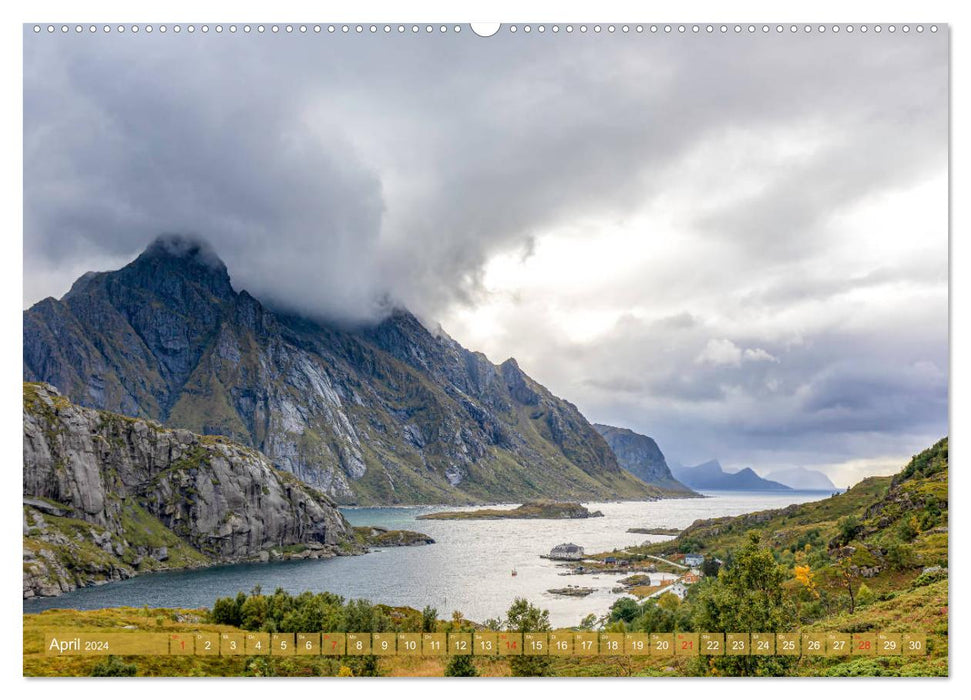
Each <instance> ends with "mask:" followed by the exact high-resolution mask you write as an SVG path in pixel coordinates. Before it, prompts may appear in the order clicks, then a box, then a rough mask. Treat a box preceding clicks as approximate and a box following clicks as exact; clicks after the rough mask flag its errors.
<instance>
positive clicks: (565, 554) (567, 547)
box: [550, 542, 583, 561]
mask: <svg viewBox="0 0 971 700" xmlns="http://www.w3.org/2000/svg"><path fill="white" fill-rule="evenodd" d="M550 559H566V560H568V561H577V560H578V559H583V547H581V546H580V545H578V544H573V543H572V542H567V543H565V544H558V545H556V546H555V547H553V549H551V550H550Z"/></svg>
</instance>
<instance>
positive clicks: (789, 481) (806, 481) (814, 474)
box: [765, 467, 839, 493]
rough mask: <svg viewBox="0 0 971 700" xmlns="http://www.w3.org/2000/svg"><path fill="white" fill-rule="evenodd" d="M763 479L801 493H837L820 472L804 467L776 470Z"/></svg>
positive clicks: (837, 489)
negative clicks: (776, 482)
mask: <svg viewBox="0 0 971 700" xmlns="http://www.w3.org/2000/svg"><path fill="white" fill-rule="evenodd" d="M765 478H766V479H771V480H772V481H778V482H779V483H780V484H785V485H786V486H789V487H791V488H794V489H796V490H801V491H829V492H830V493H832V492H834V491H839V488H837V487H836V485H835V484H834V483H833V482H832V481H830V480H829V477H828V476H826V475H825V474H823V473H822V472H821V471H817V470H815V469H806V468H805V467H793V468H791V469H777V470H775V471H772V472H769V473H768V474H766V475H765Z"/></svg>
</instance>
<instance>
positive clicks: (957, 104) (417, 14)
mask: <svg viewBox="0 0 971 700" xmlns="http://www.w3.org/2000/svg"><path fill="white" fill-rule="evenodd" d="M964 4H965V5H966V4H967V3H966V2H965V3H964ZM6 5H7V7H5V8H4V9H3V10H0V12H3V15H4V20H5V21H4V22H3V24H2V25H0V26H2V31H3V35H2V39H3V41H2V42H0V51H2V52H3V54H2V57H3V62H2V66H3V70H2V73H3V91H4V97H5V99H4V100H3V101H2V102H0V104H2V105H3V106H2V108H0V109H2V112H0V114H2V119H3V130H4V137H5V144H6V146H7V148H5V150H4V153H5V155H6V157H5V158H4V161H3V168H2V175H0V177H2V180H0V192H2V196H3V200H4V201H3V209H2V211H3V212H4V214H5V218H6V221H5V222H4V223H5V227H4V229H3V230H4V238H3V244H4V245H3V252H4V254H3V256H2V263H0V264H2V265H3V270H2V274H0V299H3V316H2V321H0V323H2V324H3V325H2V328H3V329H4V331H5V332H4V336H5V337H6V338H7V340H8V342H7V343H5V344H4V345H3V346H2V362H0V367H2V369H3V372H2V375H0V376H2V377H3V381H2V382H0V411H2V413H0V436H2V442H0V444H2V445H3V446H4V457H5V459H4V460H3V464H4V469H3V478H4V479H5V480H6V483H5V484H4V486H5V488H3V489H2V493H3V498H4V499H5V500H4V502H3V508H2V509H0V512H2V513H3V516H4V523H3V526H2V528H0V542H2V543H3V544H4V545H5V546H4V547H3V550H4V551H6V552H7V556H8V557H9V558H10V559H13V557H14V556H17V555H18V552H19V551H20V548H21V544H20V541H19V539H18V540H15V539H14V538H15V537H16V538H19V537H20V535H19V534H18V533H19V531H20V529H21V525H20V520H21V516H20V510H21V508H20V502H19V495H18V491H19V489H18V487H17V484H16V481H17V480H18V479H19V476H20V475H19V471H18V470H17V469H16V464H17V462H18V461H19V460H20V458H21V447H20V443H21V435H20V427H19V424H20V398H19V394H20V382H21V379H20V377H21V376H22V375H21V369H20V367H21V362H22V358H21V357H20V352H21V351H20V344H19V343H17V342H16V340H17V337H18V335H19V333H17V330H18V329H20V323H21V311H22V309H21V308H19V307H20V306H21V304H20V300H21V298H22V289H23V287H22V275H23V270H22V214H23V211H22V181H21V175H22V148H21V146H22V133H23V132H22V100H21V97H22V29H21V24H22V23H24V22H45V21H51V22H71V21H92V22H103V21H112V22H119V21H124V22H129V23H130V22H139V23H147V22H155V23H158V22H160V21H161V22H171V21H172V20H179V21H187V20H191V21H193V22H212V21H226V20H231V21H236V22H248V21H249V22H253V21H257V22H258V21H264V22H265V21H279V22H287V21H290V22H301V21H302V22H307V21H314V20H318V21H324V20H327V21H335V22H366V21H374V22H395V21H412V22H415V21H436V22H449V23H455V22H460V23H464V22H467V21H470V20H473V21H497V20H500V19H501V20H503V21H506V22H547V23H549V22H553V21H555V22H574V23H576V22H590V21H596V22H602V23H603V22H636V21H638V20H641V21H647V22H655V23H659V22H748V21H752V22H783V23H786V22H794V23H804V22H807V21H809V22H814V23H816V22H822V21H825V22H826V23H827V24H828V23H833V22H839V23H862V22H866V23H874V22H882V23H886V22H897V23H901V22H907V23H918V22H920V23H923V24H929V23H933V22H936V23H940V24H942V25H943V24H946V23H950V24H951V27H950V31H951V37H952V42H951V43H952V93H951V102H952V124H959V123H962V122H963V123H971V116H969V115H971V109H969V108H968V98H967V80H966V76H967V72H968V70H969V69H968V60H967V56H968V54H969V50H968V45H969V43H971V39H965V40H964V41H962V38H965V37H967V36H971V23H968V22H966V21H965V19H964V16H963V13H962V12H961V8H960V5H961V3H958V2H949V1H947V0H922V1H921V2H916V3H915V2H913V0H909V1H906V0H883V2H880V3H872V2H871V3H864V2H859V3H852V2H848V1H847V0H814V2H812V3H799V4H797V3H791V2H790V3H783V2H778V0H776V1H775V2H771V1H767V0H752V1H736V2H732V3H728V2H724V1H721V2H719V1H717V0H695V1H694V2H691V3H690V4H688V3H684V2H677V3H676V2H668V3H663V4H662V3H656V2H655V3H633V2H629V1H627V2H624V1H620V0H598V1H597V2H579V1H577V0H559V1H558V2H555V3H545V4H544V3H540V2H534V3H530V2H525V1H524V0H518V1H516V0H491V1H490V2H466V3H461V2H455V1H454V0H453V1H451V2H449V1H446V0H410V1H404V0H398V1H397V2H395V1H393V0H374V1H363V0H362V1H360V2H356V3H354V4H353V5H352V4H350V3H345V4H344V5H336V4H333V5H331V4H324V3H320V2H316V3H314V2H307V1H288V0H277V1H276V2H273V3H266V2H265V1H264V2H256V1H254V0H238V1H237V2H232V3H230V2H222V1H220V2H209V3H205V4H203V3H200V2H199V1H198V0H194V1H189V0H168V1H167V2H165V3H164V4H163V3H147V2H146V3H133V2H130V1H129V2H122V1H120V0H88V1H87V2H85V3H83V4H81V3H78V2H69V1H67V0H59V1H52V2H33V3H6ZM961 115H963V116H961ZM965 130H966V129H965ZM965 130H958V129H955V128H952V166H951V192H952V193H955V192H962V191H963V192H967V191H968V185H967V182H966V180H967V178H966V177H965V178H962V177H961V175H962V174H963V173H964V172H966V170H967V164H968V163H971V156H969V153H968V146H967V142H968V141H967V137H966V135H965V133H964V131H965ZM962 165H963V166H964V168H963V169H962V167H961V166H962ZM961 204H962V203H961V201H960V200H959V199H957V198H954V197H953V196H952V205H951V207H952V208H951V214H952V219H951V230H952V231H953V232H954V234H953V235H952V237H951V246H950V254H951V258H950V260H951V265H952V267H951V270H952V273H951V293H950V297H949V299H950V304H951V307H950V308H951V314H952V315H951V336H950V338H951V343H952V355H951V356H952V357H958V356H962V355H963V356H965V357H967V356H969V355H971V343H969V340H968V326H967V313H966V307H967V303H968V287H969V285H971V281H969V280H968V277H969V275H968V271H967V268H968V258H967V249H968V243H967V242H966V239H967V236H968V235H969V234H968V232H967V231H963V230H962V229H963V228H964V227H962V226H961V223H962V219H961V214H962V213H964V211H965V210H966V208H967V205H964V206H963V207H962V206H961ZM962 239H963V240H962ZM954 270H960V271H961V272H962V273H963V274H962V275H956V274H954ZM962 277H963V278H964V279H963V280H962ZM14 300H17V301H14ZM955 311H959V312H963V313H964V317H965V318H964V319H963V320H964V325H960V324H959V323H957V316H956V315H955ZM968 374H969V371H968V369H967V368H965V367H961V366H958V365H956V364H955V363H953V362H952V366H951V371H950V377H951V394H950V396H951V425H952V427H953V426H955V425H964V426H967V425H971V417H969V411H968V381H967V377H968ZM949 432H951V431H949ZM957 437H958V439H957V440H956V441H955V440H954V439H953V438H954V436H952V440H951V445H950V452H951V455H952V460H953V461H956V462H957V463H958V464H959V465H960V467H959V470H958V477H957V478H954V474H953V472H952V474H951V477H952V478H951V482H950V483H951V495H952V500H954V501H956V502H959V503H960V502H962V501H964V502H966V501H967V500H968V498H969V495H968V489H967V487H966V477H964V476H963V474H962V472H963V470H964V469H966V468H971V467H965V465H964V464H963V459H962V456H963V454H964V450H963V447H964V442H963V440H964V439H965V438H964V436H963V435H959V436H957ZM954 455H957V457H956V458H955V457H954ZM952 513H953V515H952V516H951V517H952V522H951V528H952V530H951V532H952V542H953V533H960V534H959V536H960V537H961V540H960V541H962V542H963V540H964V537H965V535H966V529H967V528H966V526H965V517H966V516H965V517H962V513H961V509H960V508H958V509H952ZM963 549H966V548H963ZM15 563H16V562H8V563H7V565H6V566H4V567H3V572H4V575H3V579H2V584H3V585H2V593H0V595H2V598H0V599H2V600H8V601H10V603H9V604H8V605H7V606H5V607H4V608H3V610H4V618H5V619H4V622H5V623H6V624H5V625H4V629H5V630H6V631H7V633H6V635H5V636H4V639H5V642H6V643H5V644H4V652H5V653H4V654H3V655H2V658H3V667H2V668H3V671H4V676H5V677H6V678H7V679H10V680H13V681H14V682H15V683H16V685H17V688H16V690H14V692H16V693H18V694H23V695H27V694H28V693H29V694H30V695H31V696H32V697H34V698H44V697H55V696H56V697H58V698H61V699H62V700H74V698H75V697H77V698H83V697H86V696H87V695H89V694H91V695H94V694H95V693H97V694H99V695H101V694H103V693H104V690H105V685H106V684H108V685H111V684H113V683H118V682H119V681H118V680H117V679H111V680H106V681H101V682H98V681H90V680H89V681H87V682H84V683H78V682H65V681H54V682H51V681H40V680H33V681H25V680H23V679H20V676H21V674H22V661H21V658H20V656H21V655H20V644H19V640H20V639H21V638H22V636H21V629H22V617H21V614H22V613H21V610H20V603H19V600H20V599H16V598H15V596H16V594H17V592H18V591H19V588H20V586H21V582H20V580H19V579H20V576H21V574H20V568H21V567H20V566H19V565H14V564H15ZM952 564H953V566H952V567H951V570H952V574H951V576H952V579H953V577H954V575H955V573H956V574H957V577H958V579H959V580H960V581H964V580H965V578H964V574H965V570H966V568H967V566H966V564H964V563H963V562H962V560H961V559H960V558H954V560H953V562H952ZM15 600H16V601H18V602H16V603H14V601H15ZM966 610H967V605H966V604H964V605H962V604H961V603H960V602H958V604H957V606H956V607H954V608H953V613H952V620H951V628H952V629H954V627H955V626H957V627H958V628H959V629H960V631H961V633H962V634H963V633H966V632H967V629H968V625H967V624H966V623H967V614H966ZM965 648H966V645H965V644H964V643H963V639H961V638H960V637H958V639H956V640H955V639H954V638H953V635H952V639H951V641H950V649H951V661H952V663H951V667H950V672H951V674H952V679H953V677H954V676H959V677H960V676H967V675H968V673H967V672H966V671H964V669H962V668H961V664H960V663H954V661H955V660H959V659H961V658H963V656H962V652H963V651H964V650H965ZM572 680H573V679H558V680H555V679H545V680H543V681H532V680H522V681H513V682H501V683H502V685H499V683H500V682H497V681H491V682H488V681H487V682H476V683H465V684H463V685H462V686H461V692H462V693H463V694H464V695H466V696H467V697H470V698H480V697H482V698H484V697H487V696H491V695H494V694H495V693H502V694H507V693H509V692H510V691H511V690H512V691H516V692H524V691H525V692H531V693H536V692H555V693H557V694H559V695H562V696H564V697H577V696H579V695H581V694H583V695H588V694H590V693H601V692H605V691H606V692H623V693H627V692H649V693H650V692H654V693H656V692H659V691H660V692H664V693H683V692H685V691H688V692H690V693H695V692H699V691H700V692H705V693H709V692H712V693H718V694H720V695H727V696H729V697H733V696H745V697H746V698H751V697H752V696H753V694H755V695H759V694H766V693H771V694H773V695H774V694H777V693H785V694H786V695H787V696H789V697H792V698H802V697H807V698H808V697H810V696H816V695H818V694H819V693H824V692H831V690H835V688H834V687H833V682H827V681H813V680H807V681H798V680H792V679H780V680H778V681H765V680H758V681H745V680H731V681H728V680H726V681H722V682H718V681H715V685H713V686H708V687H705V688H702V687H701V686H698V685H692V686H691V687H690V688H689V687H686V686H685V685H684V682H686V681H684V680H681V679H678V680H674V679H672V680H663V679H639V680H635V681H628V682H627V683H628V685H624V686H621V685H619V684H620V683H623V682H624V681H620V680H614V679H601V680H596V681H594V680H591V681H589V682H587V681H582V682H572ZM174 682H177V683H178V684H179V687H178V688H177V689H176V688H173V686H172V685H171V684H170V683H169V682H151V683H145V682H141V683H138V684H137V687H136V686H135V684H133V683H132V682H128V683H126V685H125V687H124V688H114V690H115V692H121V693H127V692H137V693H138V694H139V695H142V696H143V697H145V698H146V699H149V700H153V699H154V698H162V697H167V696H169V695H171V693H172V692H173V690H175V691H176V692H184V690H188V689H190V688H191V691H192V692H199V693H205V692H213V691H216V692H220V690H221V686H220V688H219V689H217V687H216V686H215V685H213V683H214V682H216V681H211V680H209V681H207V680H200V681H192V680H178V681H174ZM221 682H226V681H221ZM229 682H230V683H231V684H232V688H231V692H232V693H233V694H234V695H235V696H237V697H240V698H249V697H254V698H255V697H260V696H265V694H266V692H267V690H268V688H267V686H265V685H264V684H262V683H253V682H248V681H240V680H237V681H229ZM280 682H283V681H280ZM319 682H320V680H315V681H310V682H306V683H304V684H303V685H302V686H301V687H296V686H293V687H291V688H290V690H291V692H292V691H296V692H301V693H304V692H305V693H335V692H337V693H345V692H346V693H356V694H359V693H360V694H364V695H369V694H371V693H382V694H391V693H395V694H397V693H405V694H408V695H410V694H411V693H415V694H417V693H423V694H428V697H439V696H441V697H445V695H446V694H448V695H452V694H454V693H455V692H457V690H459V686H457V685H455V684H454V683H452V682H442V681H436V680H434V679H422V680H419V679H415V680H410V681H406V680H399V681H386V682H377V683H374V682H370V683H368V682H365V683H363V684H362V683H361V682H360V680H358V681H350V682H342V683H341V685H333V684H332V683H333V681H331V685H328V686H326V688H322V687H311V685H310V683H319ZM687 682H690V681H687ZM710 682H711V681H709V683H710ZM861 682H862V683H868V684H877V685H876V686H875V687H874V688H872V689H870V688H863V687H861V685H860V683H861ZM926 682H927V681H925V683H926ZM930 682H934V683H935V686H934V688H933V689H930V690H932V692H934V693H936V694H941V693H944V694H945V695H949V694H951V693H953V691H954V690H956V687H957V684H955V683H953V682H950V683H941V682H940V681H930ZM536 683H540V684H542V685H537V684H536ZM634 683H636V684H637V685H636V686H635V685H633V684H634ZM656 683H661V684H662V686H661V687H660V688H659V687H657V686H656ZM836 683H838V685H839V686H840V688H839V689H838V690H837V692H840V691H848V690H850V687H851V685H852V686H855V691H853V692H857V693H859V692H872V691H876V692H879V693H882V694H886V695H887V696H888V697H895V696H897V695H901V696H902V695H903V694H904V693H906V694H908V695H911V694H913V692H914V691H918V692H919V691H920V690H922V689H921V688H917V687H916V685H915V683H920V681H915V682H905V683H896V684H893V685H891V684H890V683H889V682H888V680H887V679H873V680H869V681H867V680H862V681H861V680H856V681H855V682H854V681H849V680H847V681H836ZM352 684H353V685H352ZM547 684H552V685H551V687H549V688H547V687H546V685H547ZM648 684H650V686H648Z"/></svg>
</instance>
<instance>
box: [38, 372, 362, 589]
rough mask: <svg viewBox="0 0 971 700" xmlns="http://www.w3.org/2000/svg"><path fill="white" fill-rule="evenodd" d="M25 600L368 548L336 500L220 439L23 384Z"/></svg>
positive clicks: (52, 390) (49, 388) (262, 459)
mask: <svg viewBox="0 0 971 700" xmlns="http://www.w3.org/2000/svg"><path fill="white" fill-rule="evenodd" d="M23 420H24V423H23V428H24V443H23V495H24V521H23V524H24V597H29V596H32V595H53V594H57V593H59V592H62V591H65V590H71V589H73V588H75V587H78V586H83V585H88V584H91V583H97V582H103V581H110V580H118V579H122V578H127V577H129V576H132V575H135V574H136V573H139V572H142V571H151V570H157V569H162V568H182V567H187V566H202V565H206V564H210V563H216V562H234V561H242V560H251V559H257V560H258V559H264V560H266V559H270V558H278V557H281V556H285V555H286V554H287V552H288V550H292V551H299V552H302V553H303V552H306V553H307V554H304V555H303V556H314V557H321V556H335V555H337V554H341V553H355V552H362V551H365V550H364V548H363V547H362V546H361V545H360V544H359V543H358V542H357V540H356V538H355V536H354V533H353V531H352V529H351V527H350V526H349V525H348V523H347V522H346V521H345V520H344V518H343V516H342V515H341V514H340V512H339V511H338V510H337V508H336V507H335V505H334V503H333V502H332V501H331V500H330V499H329V498H328V497H327V496H325V495H324V494H322V493H320V492H319V491H317V490H315V489H313V488H311V487H309V486H307V485H306V484H303V483H302V482H300V481H299V480H298V479H296V478H295V477H294V476H293V475H291V474H289V473H287V472H284V471H282V470H279V469H276V468H274V467H273V466H272V464H270V462H269V461H268V460H267V459H266V458H265V457H264V456H263V455H261V454H259V453H258V452H256V451H255V450H252V449H250V448H247V447H243V446H241V445H237V444H234V443H232V442H230V441H228V440H226V439H224V438H219V437H206V436H199V435H196V434H193V433H191V432H189V431H186V430H169V429H165V428H163V427H162V426H161V425H159V424H157V423H153V422H150V421H145V420H138V419H133V418H127V417H124V416H120V415H117V414H113V413H108V412H105V411H97V410H93V409H89V408H82V407H79V406H76V405H74V404H72V403H71V402H70V401H68V400H67V399H66V398H65V397H64V396H62V395H61V394H59V393H58V392H57V391H56V390H55V389H54V388H53V387H51V386H48V385H44V384H25V385H24V415H23Z"/></svg>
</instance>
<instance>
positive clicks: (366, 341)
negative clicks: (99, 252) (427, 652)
mask: <svg viewBox="0 0 971 700" xmlns="http://www.w3.org/2000/svg"><path fill="white" fill-rule="evenodd" d="M23 349H24V353H23V354H24V365H23V374H24V379H25V380H26V381H43V382H47V383H49V384H52V385H54V386H56V387H57V388H58V390H59V391H61V392H62V393H63V394H64V395H65V396H67V397H69V398H70V399H71V400H73V401H74V402H76V403H78V404H81V405H84V406H90V407H94V408H100V409H106V410H110V411H114V412H117V413H122V414H125V415H130V416H134V417H139V418H148V419H153V420H158V421H161V422H162V423H164V424H166V425H170V426H172V427H178V428H185V429H188V430H192V431H193V432H196V433H199V434H203V435H222V436H225V437H228V438H230V439H232V440H234V441H237V442H240V443H242V444H245V445H248V446H250V447H253V448H255V449H258V450H259V451H260V452H262V453H263V454H265V455H266V456H267V457H269V458H270V460H271V461H272V462H273V463H274V464H275V465H277V466H279V467H280V468H282V469H285V470H287V471H289V472H291V473H293V474H295V475H296V476H297V477H298V478H300V479H301V480H303V481H304V482H306V483H308V484H310V485H312V486H313V487H315V488H317V489H319V490H321V491H323V492H324V493H326V494H328V495H329V496H330V497H332V498H334V499H335V500H336V501H338V502H340V503H348V504H349V503H357V504H420V503H431V504H437V503H453V504H465V503H485V502H497V501H499V502H510V501H522V500H526V499H532V498H556V499H562V500H581V501H591V500H610V499H652V498H658V497H661V496H662V495H663V493H662V492H661V491H660V490H659V489H658V488H657V487H654V486H650V485H648V484H645V483H644V482H642V481H640V480H639V479H637V478H636V477H634V476H632V475H631V474H629V473H628V472H626V471H624V470H623V469H621V468H620V466H619V465H618V463H617V459H616V457H615V456H614V453H613V452H612V451H611V449H610V447H609V446H608V445H607V443H606V442H605V441H604V439H603V438H602V437H601V436H600V434H599V433H597V431H596V430H595V429H594V428H593V426H591V425H590V423H588V422H587V420H586V419H585V418H584V417H583V415H582V414H581V413H580V412H579V411H578V410H577V408H576V407H575V406H574V405H573V404H571V403H569V402H568V401H565V400H563V399H561V398H558V397H556V396H554V395H553V394H552V393H551V392H550V391H549V390H548V389H546V388H545V387H543V386H542V385H540V384H539V383H538V382H536V381H534V380H533V379H532V378H530V377H529V376H527V375H526V373H525V372H523V371H522V370H521V369H520V367H519V365H518V364H517V363H516V361H515V360H514V359H511V358H510V359H508V360H506V361H505V362H503V363H502V364H500V365H495V364H493V363H492V362H490V361H489V360H488V359H487V358H486V357H485V356H484V355H483V354H482V353H477V352H472V351H469V350H466V349H465V348H463V347H462V346H461V345H459V344H458V343H457V342H455V341H454V340H452V339H451V338H449V337H448V336H447V335H446V334H445V333H444V332H443V331H441V330H434V331H431V330H429V329H428V328H426V327H425V326H424V325H423V324H422V323H421V322H419V320H418V319H417V318H416V317H415V316H413V315H412V314H410V313H408V312H407V311H405V310H402V309H388V311H387V315H386V317H385V318H383V320H380V321H375V322H373V323H370V324H362V325H358V326H348V325H340V324H335V323H327V322H323V321H316V320H311V319H308V318H302V317H297V316H294V315H291V314H288V313H286V312H280V311H277V312H274V311H271V310H269V309H268V308H266V307H264V305H263V304H261V303H260V302H259V301H257V300H256V299H254V298H253V297H252V296H251V295H249V294H248V293H247V292H245V291H240V292H237V291H236V290H234V289H233V287H232V284H231V283H230V276H229V272H228V271H227V269H226V267H225V265H224V264H223V263H222V261H221V260H219V259H218V258H217V257H216V256H215V254H214V253H212V251H210V250H209V249H208V248H207V247H206V246H205V244H202V243H199V242H195V241H190V240H186V239H184V238H173V237H169V238H162V239H159V240H158V241H156V242H155V243H153V244H152V245H151V246H149V247H148V248H147V249H146V250H145V251H144V252H143V253H142V254H141V255H140V256H139V257H138V258H137V259H136V260H134V261H133V262H131V263H130V264H128V265H126V266H125V267H123V268H122V269H120V270H115V271H112V272H98V273H88V274H86V275H84V276H82V277H81V278H80V279H78V280H77V281H76V282H75V284H74V286H73V287H72V288H71V290H70V291H69V292H68V293H67V294H66V295H65V296H64V297H63V298H61V299H52V298H48V299H44V300H43V301H40V302H38V303H37V304H35V305H34V306H33V307H31V308H30V309H28V310H27V311H25V312H24V335H23Z"/></svg>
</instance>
